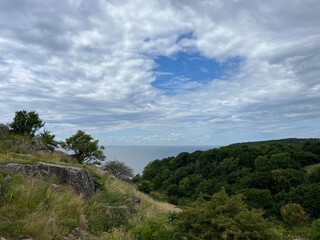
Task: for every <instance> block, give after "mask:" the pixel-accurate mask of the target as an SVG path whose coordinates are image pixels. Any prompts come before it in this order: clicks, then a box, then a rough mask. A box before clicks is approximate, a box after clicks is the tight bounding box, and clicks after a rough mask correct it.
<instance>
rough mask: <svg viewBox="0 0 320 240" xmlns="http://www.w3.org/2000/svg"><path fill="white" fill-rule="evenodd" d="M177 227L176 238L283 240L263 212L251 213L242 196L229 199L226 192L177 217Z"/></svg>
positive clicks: (175, 224) (221, 192) (215, 195)
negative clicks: (274, 231)
mask: <svg viewBox="0 0 320 240" xmlns="http://www.w3.org/2000/svg"><path fill="white" fill-rule="evenodd" d="M174 226H175V227H176V228H177V229H176V230H177V231H176V233H177V234H178V235H180V236H177V238H176V239H265V240H267V239H280V238H277V237H276V236H275V234H274V233H273V231H272V225H270V224H269V223H268V222H267V221H266V220H265V219H264V218H263V216H262V212H260V211H258V210H256V209H252V210H249V209H248V207H247V205H246V204H245V203H244V202H243V200H242V199H241V196H240V195H235V196H229V195H228V194H227V193H226V192H225V190H224V189H222V190H221V191H220V192H218V193H216V194H214V195H213V196H212V198H211V200H210V201H204V200H203V199H199V200H198V202H196V204H195V206H194V207H190V208H188V209H185V210H184V211H182V212H181V213H179V214H177V217H176V220H174Z"/></svg>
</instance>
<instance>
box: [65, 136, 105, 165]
mask: <svg viewBox="0 0 320 240" xmlns="http://www.w3.org/2000/svg"><path fill="white" fill-rule="evenodd" d="M60 145H61V146H62V147H63V148H64V149H66V150H68V151H69V150H71V151H73V152H74V153H75V154H74V155H73V156H74V157H75V158H76V159H77V160H78V162H79V163H92V162H94V163H97V161H103V160H104V159H105V156H104V154H103V149H104V147H103V146H99V140H94V139H93V137H91V136H90V135H89V134H86V133H85V132H83V131H81V130H79V131H78V132H77V133H76V134H74V135H73V136H71V137H69V138H67V139H66V141H65V142H64V143H61V144H60Z"/></svg>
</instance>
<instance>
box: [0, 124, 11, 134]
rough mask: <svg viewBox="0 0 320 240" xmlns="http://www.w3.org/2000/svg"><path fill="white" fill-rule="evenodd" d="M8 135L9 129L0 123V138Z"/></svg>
mask: <svg viewBox="0 0 320 240" xmlns="http://www.w3.org/2000/svg"><path fill="white" fill-rule="evenodd" d="M8 134H9V127H8V126H7V125H4V124H2V123H0V136H3V135H8Z"/></svg>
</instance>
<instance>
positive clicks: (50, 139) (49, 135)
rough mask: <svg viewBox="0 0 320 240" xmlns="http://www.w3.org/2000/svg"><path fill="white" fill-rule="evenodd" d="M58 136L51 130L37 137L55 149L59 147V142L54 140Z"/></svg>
mask: <svg viewBox="0 0 320 240" xmlns="http://www.w3.org/2000/svg"><path fill="white" fill-rule="evenodd" d="M55 137H56V136H55V135H53V134H52V133H51V132H50V131H49V130H44V131H43V132H42V133H40V134H38V135H37V138H38V139H39V140H40V141H41V142H43V143H44V144H46V145H51V146H54V147H57V146H58V142H57V141H56V140H55V139H54V138H55Z"/></svg>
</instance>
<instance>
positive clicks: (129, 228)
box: [0, 135, 180, 240]
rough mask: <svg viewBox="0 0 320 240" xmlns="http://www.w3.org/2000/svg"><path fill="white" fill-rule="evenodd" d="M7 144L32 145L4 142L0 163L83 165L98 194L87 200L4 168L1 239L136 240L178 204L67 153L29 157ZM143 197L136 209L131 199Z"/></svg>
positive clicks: (10, 138)
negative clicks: (149, 224)
mask: <svg viewBox="0 0 320 240" xmlns="http://www.w3.org/2000/svg"><path fill="white" fill-rule="evenodd" d="M8 141H25V142H31V139H30V138H27V137H20V136H14V135H9V136H8V137H6V138H5V137H1V138H0V164H7V163H29V164H30V163H40V162H47V163H53V164H60V165H67V166H76V167H82V168H84V169H85V170H87V171H88V172H89V173H90V174H91V175H92V176H93V178H94V182H95V185H96V187H97V191H96V193H95V194H94V195H93V196H92V197H91V198H90V199H89V200H84V199H82V198H81V197H80V196H78V195H76V194H75V193H74V191H73V190H72V189H71V188H70V187H68V186H59V187H56V186H54V185H53V184H52V183H53V179H50V178H41V177H40V176H39V177H25V176H21V175H18V174H16V175H10V176H11V180H10V181H7V180H6V179H5V177H6V175H7V173H5V172H4V171H2V170H0V185H1V191H2V195H0V238H1V237H5V238H6V239H22V238H34V239H43V240H46V239H63V238H65V237H66V238H71V239H72V238H76V239H88V240H90V239H111V240H113V239H114V240H120V239H121V240H134V239H136V238H135V235H134V231H135V229H136V228H138V227H140V226H143V225H144V224H145V223H147V222H148V221H149V220H152V219H163V220H165V219H166V218H167V216H168V214H170V213H171V212H177V211H180V209H178V208H176V207H175V206H173V205H171V204H168V203H164V202H158V201H156V200H154V199H152V198H150V197H149V196H148V195H146V194H144V193H141V192H139V191H138V190H137V189H136V187H135V186H134V185H133V184H131V183H129V182H124V181H121V180H118V179H117V178H115V177H113V176H112V175H110V174H108V173H106V172H104V171H102V170H100V169H98V168H96V167H95V166H83V165H80V164H78V163H76V162H75V161H74V160H72V159H71V158H69V157H68V156H66V155H65V154H62V153H59V152H54V153H52V154H49V155H46V154H37V153H30V152H27V151H26V150H24V149H20V148H18V147H15V146H13V145H12V144H11V145H10V144H8ZM132 197H135V198H139V199H140V205H139V206H136V205H135V204H134V203H133V202H132V200H131V198H132Z"/></svg>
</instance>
